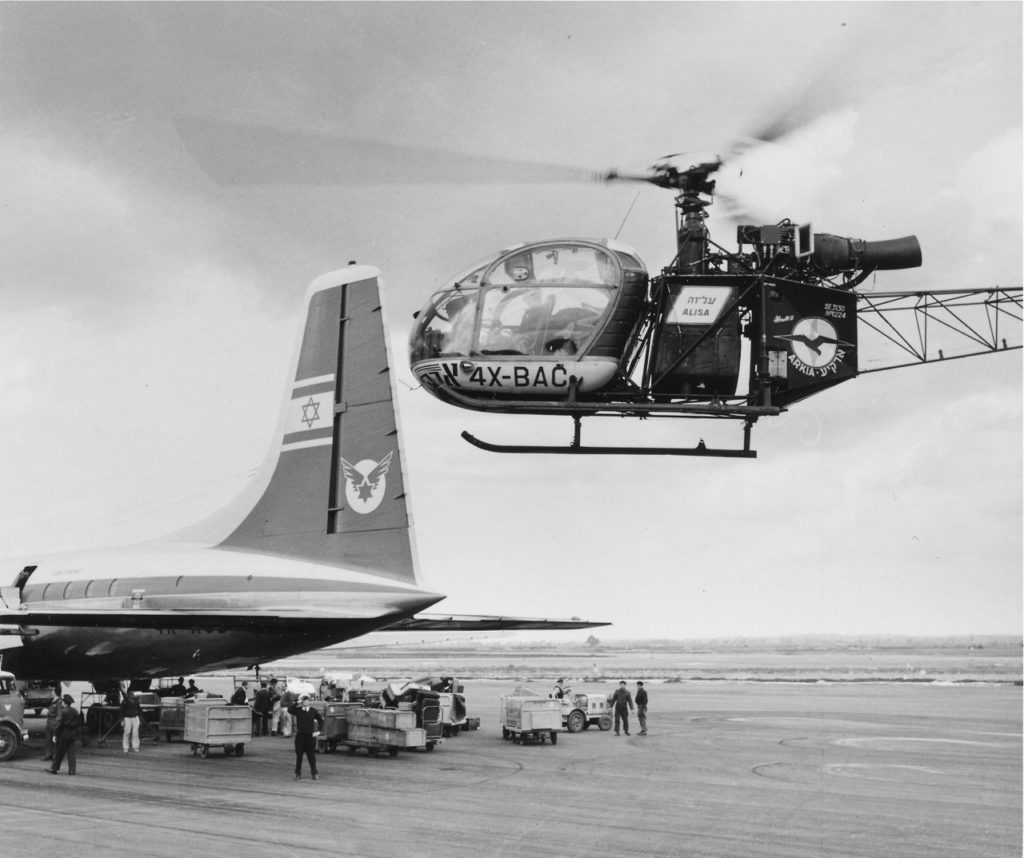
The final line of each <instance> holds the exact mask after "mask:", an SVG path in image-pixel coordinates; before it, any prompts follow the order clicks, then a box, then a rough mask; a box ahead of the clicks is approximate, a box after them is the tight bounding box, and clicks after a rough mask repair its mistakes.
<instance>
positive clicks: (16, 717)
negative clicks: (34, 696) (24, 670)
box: [0, 670, 28, 763]
mask: <svg viewBox="0 0 1024 858" xmlns="http://www.w3.org/2000/svg"><path fill="white" fill-rule="evenodd" d="M26 741H28V730H26V729H25V700H24V698H23V697H22V696H21V694H20V693H19V691H18V686H17V684H16V682H15V679H14V674H13V673H8V672H7V671H6V670H0V763H5V762H7V760H9V759H11V757H13V756H14V755H15V753H16V752H17V750H18V745H20V744H21V743H22V742H26Z"/></svg>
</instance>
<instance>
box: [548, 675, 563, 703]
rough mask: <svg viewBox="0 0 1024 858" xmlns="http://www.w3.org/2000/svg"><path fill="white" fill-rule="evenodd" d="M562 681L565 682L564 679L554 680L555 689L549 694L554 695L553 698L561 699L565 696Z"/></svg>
mask: <svg viewBox="0 0 1024 858" xmlns="http://www.w3.org/2000/svg"><path fill="white" fill-rule="evenodd" d="M563 682H565V679H559V680H558V681H557V682H555V690H554V691H552V692H551V696H552V697H554V698H555V700H561V699H562V698H563V697H565V689H564V688H563V687H562V683H563Z"/></svg>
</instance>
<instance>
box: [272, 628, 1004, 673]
mask: <svg viewBox="0 0 1024 858" xmlns="http://www.w3.org/2000/svg"><path fill="white" fill-rule="evenodd" d="M1021 652H1022V649H1021V641H1020V639H1008V638H992V639H977V638H974V639H970V640H967V639H962V640H961V639H943V640H934V639H928V640H920V641H907V640H894V641H861V640H857V641H853V642H850V641H845V640H840V641H822V640H812V641H806V642H792V641H754V640H751V641H719V642H716V641H687V642H662V641H658V642H636V643H616V644H615V645H597V646H591V647H578V646H577V647H573V648H560V647H559V646H557V645H554V644H532V645H522V644H519V645H516V644H507V645H500V646H499V645H494V644H488V645H486V646H476V647H470V646H466V645H459V646H438V645H437V644H430V643H425V644H423V645H421V646H403V647H401V648H397V647H386V648H378V647H359V648H353V647H348V648H346V647H333V648H331V649H326V650H319V651H317V652H313V653H308V654H306V655H304V656H301V657H298V658H293V659H287V660H285V661H281V662H276V663H274V664H272V665H264V666H263V670H264V672H266V673H277V674H279V675H282V674H283V675H301V676H319V675H322V674H323V673H324V672H325V671H327V672H351V673H354V674H368V675H370V676H375V677H387V678H396V677H407V678H412V677H416V676H424V675H439V674H444V675H454V676H457V677H460V678H464V679H497V680H509V681H515V682H535V681H541V680H543V681H548V680H552V681H553V680H554V679H556V678H557V677H559V676H565V677H567V678H569V679H573V680H577V681H586V680H589V679H597V680H607V679H612V678H619V677H622V678H625V679H637V678H639V679H652V680H661V681H668V682H676V681H678V682H695V681H714V680H719V681H721V680H726V681H764V682H772V681H776V682H819V681H824V682H956V683H972V682H983V683H1000V684H1003V683H1007V684H1012V683H1018V684H1020V683H1021V679H1022V659H1021Z"/></svg>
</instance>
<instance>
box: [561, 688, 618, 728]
mask: <svg viewBox="0 0 1024 858" xmlns="http://www.w3.org/2000/svg"><path fill="white" fill-rule="evenodd" d="M561 703H562V725H563V726H564V727H565V729H566V730H567V731H568V732H570V733H579V732H582V731H583V730H586V729H587V728H588V727H590V726H591V725H594V726H596V727H597V728H598V729H599V730H601V731H605V730H611V728H612V713H611V709H610V707H609V706H608V697H607V695H605V694H576V693H574V692H573V691H569V690H568V689H567V690H566V692H565V696H564V697H562V700H561Z"/></svg>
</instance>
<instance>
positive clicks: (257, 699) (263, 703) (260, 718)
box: [252, 682, 274, 736]
mask: <svg viewBox="0 0 1024 858" xmlns="http://www.w3.org/2000/svg"><path fill="white" fill-rule="evenodd" d="M273 708H274V703H273V700H272V698H271V696H270V689H269V688H267V683H265V682H261V683H260V687H259V689H258V690H257V691H256V694H255V695H254V696H253V698H252V711H253V712H254V713H255V715H256V724H255V727H256V729H255V730H254V731H253V732H254V733H255V734H256V735H257V736H266V735H267V734H268V733H269V732H270V712H271V710H272V709H273Z"/></svg>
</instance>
